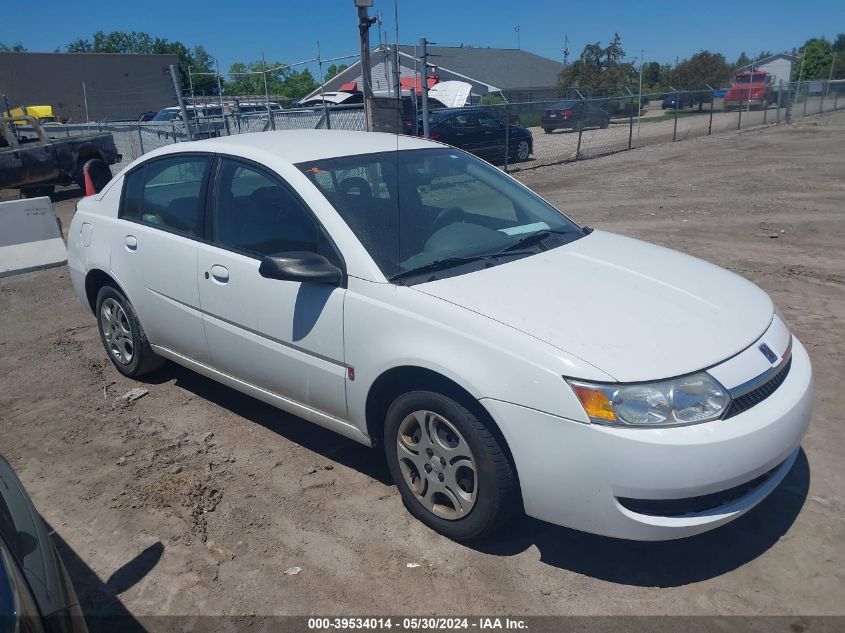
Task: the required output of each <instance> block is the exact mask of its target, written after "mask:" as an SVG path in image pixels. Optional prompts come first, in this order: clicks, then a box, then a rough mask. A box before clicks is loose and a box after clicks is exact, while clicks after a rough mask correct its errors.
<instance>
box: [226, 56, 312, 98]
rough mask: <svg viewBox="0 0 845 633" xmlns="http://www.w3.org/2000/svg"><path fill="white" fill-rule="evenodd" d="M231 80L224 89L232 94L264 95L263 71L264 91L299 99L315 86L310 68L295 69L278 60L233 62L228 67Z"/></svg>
mask: <svg viewBox="0 0 845 633" xmlns="http://www.w3.org/2000/svg"><path fill="white" fill-rule="evenodd" d="M229 73H230V77H231V78H230V80H229V81H228V82H227V84H226V91H227V93H228V94H231V95H263V94H264V74H266V76H267V92H268V93H269V94H271V95H280V96H283V97H288V98H289V99H291V100H296V99H301V98H302V97H304V96H305V95H307V94H308V93H309V92H312V91H313V90H314V89H316V88H317V82H316V80H315V79H314V75H312V74H311V71H310V70H307V69H306V70H302V71H297V70H293V69H291V67H290V66H286V65H285V64H283V63H281V62H266V63H265V62H262V61H255V62H249V63H243V62H236V63H234V64H232V65H231V67H230V68H229Z"/></svg>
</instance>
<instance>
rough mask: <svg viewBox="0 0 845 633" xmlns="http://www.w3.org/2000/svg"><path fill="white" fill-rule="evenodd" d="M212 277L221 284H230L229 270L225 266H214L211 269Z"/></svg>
mask: <svg viewBox="0 0 845 633" xmlns="http://www.w3.org/2000/svg"><path fill="white" fill-rule="evenodd" d="M211 276H212V277H214V281H217V282H219V283H221V284H225V283H228V281H229V269H228V268H226V267H225V266H221V265H220V264H214V266H212V267H211Z"/></svg>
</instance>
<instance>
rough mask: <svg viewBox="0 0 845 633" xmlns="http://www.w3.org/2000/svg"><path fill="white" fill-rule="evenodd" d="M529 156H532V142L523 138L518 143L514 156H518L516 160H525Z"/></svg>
mask: <svg viewBox="0 0 845 633" xmlns="http://www.w3.org/2000/svg"><path fill="white" fill-rule="evenodd" d="M529 156H531V144H530V143H529V142H528V141H526V140H525V139H523V140H521V141H519V143H517V144H516V150H515V151H514V158H516V160H518V161H525V160H528V157H529Z"/></svg>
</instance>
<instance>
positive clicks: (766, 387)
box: [724, 358, 792, 419]
mask: <svg viewBox="0 0 845 633" xmlns="http://www.w3.org/2000/svg"><path fill="white" fill-rule="evenodd" d="M791 366H792V358H790V359H789V360H788V361H786V364H785V365H784V366H783V368H782V369H781V370H780V371H779V372H778V373H776V374H775V375H774V376H772V377H771V379H769V380H768V381H767V382H765V383H763V384H762V385H760V386H759V387H757V388H756V389H753V390H752V391H749V392H748V393H745V394H742V395H741V396H739V397H737V398H734V400H733V401H732V402H731V404H730V406H729V407H728V410H727V411H726V412H725V417H724V419H727V418H731V417H733V416H735V415H739V414H740V413H742V412H743V411H746V410H747V409H750V408H751V407H753V406H755V405H758V404H760V403H761V402H763V400H765V399H766V398H768V397H769V396H770V395H772V394H773V393H774V392H775V391H777V388H778V387H780V386H781V384H783V381H784V380H786V377H787V375H788V374H789V368H790V367H791Z"/></svg>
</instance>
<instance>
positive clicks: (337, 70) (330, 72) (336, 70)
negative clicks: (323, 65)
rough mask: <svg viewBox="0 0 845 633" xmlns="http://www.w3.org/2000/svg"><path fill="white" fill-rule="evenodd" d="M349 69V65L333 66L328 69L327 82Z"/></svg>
mask: <svg viewBox="0 0 845 633" xmlns="http://www.w3.org/2000/svg"><path fill="white" fill-rule="evenodd" d="M347 68H349V65H348V64H332V65H331V66H329V67H328V68H327V69H326V81H328V80H329V79H331V78H332V77H334V76H336V75H339V74H340V73H342V72H343V71H344V70H346V69H347Z"/></svg>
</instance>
